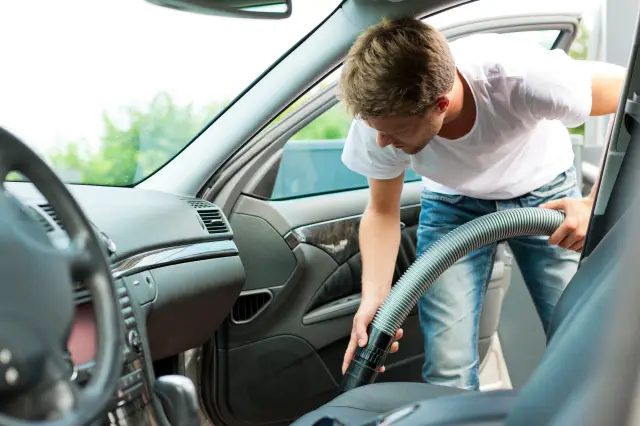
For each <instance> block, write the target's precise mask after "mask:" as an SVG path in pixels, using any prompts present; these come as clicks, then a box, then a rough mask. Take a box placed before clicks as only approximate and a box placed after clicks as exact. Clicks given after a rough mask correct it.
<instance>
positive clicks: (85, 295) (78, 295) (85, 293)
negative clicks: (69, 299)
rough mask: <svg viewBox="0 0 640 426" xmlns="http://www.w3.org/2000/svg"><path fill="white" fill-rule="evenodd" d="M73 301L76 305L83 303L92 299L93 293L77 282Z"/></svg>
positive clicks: (74, 285)
mask: <svg viewBox="0 0 640 426" xmlns="http://www.w3.org/2000/svg"><path fill="white" fill-rule="evenodd" d="M73 301H74V302H75V304H76V305H81V304H83V303H86V302H89V301H91V293H90V292H89V290H88V289H87V288H86V287H85V286H84V285H82V283H80V282H75V283H74V284H73Z"/></svg>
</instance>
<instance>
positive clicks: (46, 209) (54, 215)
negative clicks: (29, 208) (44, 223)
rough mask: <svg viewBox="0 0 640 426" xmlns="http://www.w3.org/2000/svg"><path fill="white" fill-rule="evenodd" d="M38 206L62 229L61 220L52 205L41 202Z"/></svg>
mask: <svg viewBox="0 0 640 426" xmlns="http://www.w3.org/2000/svg"><path fill="white" fill-rule="evenodd" d="M40 208H41V209H42V210H44V212H45V213H46V214H47V215H49V217H50V218H51V219H53V221H54V222H55V223H56V224H58V226H59V227H60V229H64V225H63V224H62V221H61V220H60V219H59V218H58V213H56V211H55V210H54V209H53V207H52V206H51V205H50V204H41V205H40Z"/></svg>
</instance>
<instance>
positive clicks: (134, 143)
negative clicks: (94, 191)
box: [49, 93, 224, 186]
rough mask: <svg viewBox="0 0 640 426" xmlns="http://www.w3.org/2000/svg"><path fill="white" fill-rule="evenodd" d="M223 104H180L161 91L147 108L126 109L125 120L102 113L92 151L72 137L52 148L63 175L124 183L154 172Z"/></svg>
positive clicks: (84, 180)
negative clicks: (100, 133)
mask: <svg viewBox="0 0 640 426" xmlns="http://www.w3.org/2000/svg"><path fill="white" fill-rule="evenodd" d="M223 106H224V105H223V104H220V103H216V104H212V105H208V106H206V107H204V108H198V109H197V108H195V107H194V106H193V105H191V104H187V105H178V104H176V103H175V102H174V101H173V99H172V98H171V96H170V95H169V94H167V93H160V94H158V95H157V96H156V97H154V98H153V100H152V101H151V102H150V104H149V106H148V107H147V108H145V109H141V108H139V107H135V106H133V107H128V108H126V109H124V111H123V113H124V114H123V115H124V120H122V123H118V120H117V119H116V118H114V117H113V116H111V115H109V114H106V113H105V114H103V125H104V132H103V136H102V138H101V140H100V146H99V147H98V150H97V151H96V152H91V151H90V150H89V148H88V147H89V144H88V143H87V142H86V141H72V142H69V143H67V144H65V145H64V146H63V147H61V148H59V149H57V150H55V151H54V152H52V153H50V155H49V159H50V161H51V163H52V164H53V165H54V166H55V168H56V169H57V170H58V171H59V172H61V173H63V174H67V175H70V174H76V175H79V176H78V177H77V178H75V179H73V178H72V179H71V180H73V181H79V182H81V183H88V184H99V185H114V186H127V185H131V184H133V183H135V182H136V181H138V180H140V179H141V178H143V177H145V176H147V175H149V174H151V173H153V172H154V171H156V170H157V169H158V168H159V167H161V166H162V165H163V164H165V163H166V162H167V161H168V160H169V159H171V158H172V157H173V156H174V155H176V154H177V153H178V152H179V151H180V150H181V149H182V148H183V147H184V146H185V145H186V144H187V143H188V142H189V141H190V140H191V139H192V138H193V137H194V136H195V135H196V134H197V133H198V132H199V131H200V130H201V129H202V128H203V127H204V126H205V125H206V123H207V122H208V121H209V120H211V118H212V117H213V116H214V115H215V113H216V112H217V111H219V110H220V109H221V108H222V107H223Z"/></svg>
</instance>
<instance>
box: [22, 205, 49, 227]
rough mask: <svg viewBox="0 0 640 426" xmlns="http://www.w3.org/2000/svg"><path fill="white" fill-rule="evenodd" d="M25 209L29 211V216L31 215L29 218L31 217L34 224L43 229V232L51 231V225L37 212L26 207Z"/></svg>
mask: <svg viewBox="0 0 640 426" xmlns="http://www.w3.org/2000/svg"><path fill="white" fill-rule="evenodd" d="M27 209H28V210H29V214H31V217H33V218H34V219H35V220H36V222H38V223H39V224H40V226H42V229H44V231H45V232H51V231H53V225H51V223H49V221H48V220H47V219H46V218H45V217H44V216H42V215H41V214H40V212H38V211H37V210H36V209H34V208H33V207H31V206H28V207H27Z"/></svg>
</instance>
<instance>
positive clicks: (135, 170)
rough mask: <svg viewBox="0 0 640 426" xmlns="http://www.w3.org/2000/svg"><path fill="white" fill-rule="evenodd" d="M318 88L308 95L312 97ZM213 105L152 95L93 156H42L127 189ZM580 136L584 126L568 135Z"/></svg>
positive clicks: (71, 148) (341, 130)
mask: <svg viewBox="0 0 640 426" xmlns="http://www.w3.org/2000/svg"><path fill="white" fill-rule="evenodd" d="M588 39H589V31H588V29H587V28H586V27H585V26H584V25H583V24H581V25H580V29H579V32H578V36H577V39H576V40H575V41H574V43H573V45H572V49H571V51H570V53H569V54H570V55H571V56H572V57H573V58H575V59H580V60H584V59H586V57H587V45H588ZM322 87H323V86H320V87H317V88H316V89H314V92H316V91H317V90H319V89H321V88H322ZM311 96H312V95H311V94H310V93H309V94H307V95H305V96H303V97H301V98H300V99H298V100H297V101H296V102H295V103H293V104H292V105H290V106H289V107H288V108H287V109H286V110H284V111H283V112H282V113H281V114H280V115H279V116H278V117H277V118H276V119H275V120H273V121H272V122H271V123H270V125H273V124H275V123H277V122H278V121H280V120H281V119H282V118H283V117H285V116H287V115H288V114H289V113H290V112H291V111H293V110H295V109H297V108H299V107H300V105H301V104H303V103H304V102H306V101H307V100H308V99H309V98H310V97H311ZM226 104H227V102H217V103H213V104H211V105H207V106H205V107H201V108H197V107H195V106H194V105H192V104H187V105H178V104H177V103H176V102H175V101H174V100H173V99H172V98H171V96H170V95H169V94H168V93H160V94H158V95H157V96H156V97H155V98H153V100H152V101H151V102H150V104H149V105H148V106H147V107H146V108H139V107H128V108H125V109H124V110H123V111H122V112H123V116H124V117H123V120H121V121H119V120H117V119H116V117H114V116H113V115H110V114H107V113H104V114H103V126H104V131H103V136H102V137H101V139H100V144H99V146H98V148H97V150H95V149H94V150H90V149H89V148H88V147H89V146H90V145H91V144H89V143H87V142H86V141H84V140H79V141H71V142H68V143H66V144H64V145H63V146H62V147H60V148H58V149H56V150H54V151H53V152H51V153H50V155H48V157H49V160H50V162H51V163H52V164H53V165H54V167H55V168H56V169H57V170H58V171H59V172H61V173H62V174H63V177H64V178H65V179H66V180H69V181H74V182H81V183H87V184H99V185H116V186H127V185H132V184H134V183H135V182H137V181H139V180H140V179H142V178H144V177H146V176H147V175H149V174H151V173H153V172H154V171H156V170H157V169H158V168H159V167H161V166H162V165H164V164H165V163H166V162H167V161H169V160H170V159H171V158H172V157H173V156H174V155H176V154H177V153H178V152H179V151H180V150H181V149H182V148H183V147H184V146H185V145H186V144H187V143H188V142H189V141H190V140H191V139H192V138H193V137H194V136H195V135H196V134H197V133H198V132H199V131H200V130H201V129H202V128H203V127H204V126H205V125H206V124H207V122H208V121H209V120H211V118H212V117H213V116H214V115H215V114H216V113H217V112H218V111H219V110H220V109H221V108H222V107H224V105H226ZM350 124H351V117H350V115H349V114H348V113H347V112H346V111H345V108H344V106H343V104H342V103H338V104H336V105H335V106H333V107H332V108H331V109H329V110H328V111H326V112H325V113H324V114H322V115H320V116H319V117H317V118H316V119H315V120H313V121H312V122H311V123H309V124H308V125H307V126H306V127H304V128H303V129H301V130H300V131H299V132H298V133H296V134H295V135H294V136H293V138H292V139H298V140H318V139H343V138H345V137H346V135H347V132H348V130H349V126H350ZM570 131H571V132H572V133H579V134H584V126H580V127H578V128H575V129H570Z"/></svg>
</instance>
